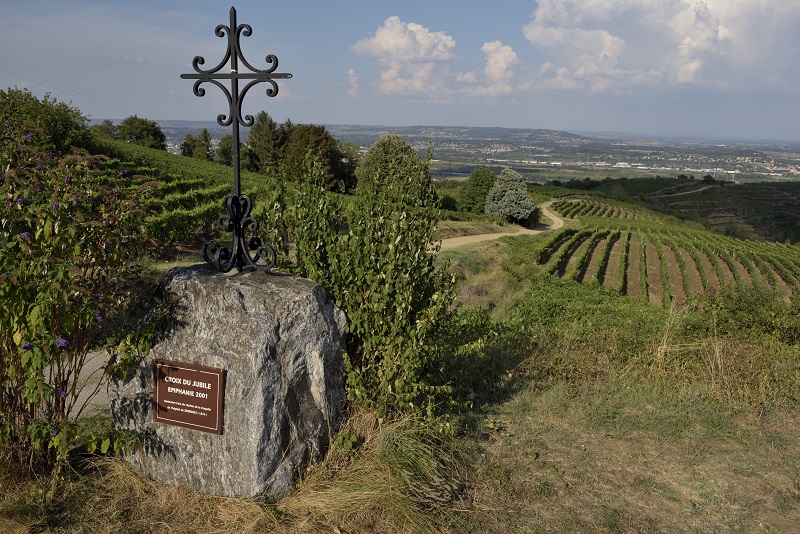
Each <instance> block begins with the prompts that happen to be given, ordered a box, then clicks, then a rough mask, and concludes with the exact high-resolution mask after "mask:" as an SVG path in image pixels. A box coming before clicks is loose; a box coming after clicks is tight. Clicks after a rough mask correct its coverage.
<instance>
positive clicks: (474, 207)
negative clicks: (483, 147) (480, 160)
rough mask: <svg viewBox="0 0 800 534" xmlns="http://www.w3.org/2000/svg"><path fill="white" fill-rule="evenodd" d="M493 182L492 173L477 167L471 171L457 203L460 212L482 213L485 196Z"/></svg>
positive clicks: (484, 205) (484, 206) (484, 207)
mask: <svg viewBox="0 0 800 534" xmlns="http://www.w3.org/2000/svg"><path fill="white" fill-rule="evenodd" d="M494 182H495V175H494V173H493V172H492V171H490V170H489V169H487V168H486V167H478V168H477V169H475V170H474V171H472V172H471V173H470V175H469V178H467V181H466V183H465V184H464V189H463V190H462V191H461V197H460V202H459V207H460V208H461V210H462V211H468V212H470V213H484V211H485V209H486V195H488V194H489V191H491V189H492V186H493V185H494Z"/></svg>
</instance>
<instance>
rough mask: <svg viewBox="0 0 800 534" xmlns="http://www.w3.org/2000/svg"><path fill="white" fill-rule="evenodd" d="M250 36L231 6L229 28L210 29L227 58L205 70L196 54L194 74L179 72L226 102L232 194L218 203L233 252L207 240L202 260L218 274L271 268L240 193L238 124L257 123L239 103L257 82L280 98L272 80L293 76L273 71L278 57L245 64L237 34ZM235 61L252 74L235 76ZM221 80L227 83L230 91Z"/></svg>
mask: <svg viewBox="0 0 800 534" xmlns="http://www.w3.org/2000/svg"><path fill="white" fill-rule="evenodd" d="M252 33H253V28H251V27H250V25H249V24H241V25H237V24H236V9H235V8H234V7H231V23H230V26H225V25H224V24H220V25H218V26H217V28H216V29H215V30H214V34H215V35H216V36H217V37H225V36H226V35H227V37H228V50H227V51H226V52H225V57H223V58H222V61H220V62H219V64H218V65H217V66H216V67H214V68H212V69H208V70H205V69H203V68H201V67H200V66H201V65H203V64H204V63H205V62H206V60H205V59H204V58H203V57H202V56H195V58H194V60H193V61H192V68H193V69H194V70H195V73H196V74H181V78H184V79H188V80H197V81H196V82H194V88H193V92H194V94H195V95H196V96H204V95H205V94H206V90H205V89H203V88H202V87H200V86H201V85H202V84H203V83H206V82H208V83H212V84H214V85H216V86H217V87H219V88H220V89H221V90H222V92H223V93H224V94H225V98H227V99H228V107H229V111H228V114H227V115H225V114H224V113H221V114H219V115H217V124H219V125H220V126H232V127H233V194H232V195H228V196H226V197H225V199H224V200H223V202H222V205H223V207H224V208H225V212H226V215H223V216H222V217H220V219H219V225H220V227H222V229H223V230H225V231H226V232H231V233H232V234H233V236H232V237H233V239H232V242H231V248H227V247H224V246H222V245H220V244H219V243H218V242H217V241H215V240H211V241H209V242H207V243H206V244H205V245H204V246H203V258H205V260H206V261H207V262H208V263H210V264H212V265H213V266H214V267H215V268H216V269H217V270H218V271H221V272H224V273H226V272H228V271H230V270H231V269H232V268H233V267H236V268H237V269H238V270H240V271H241V270H242V268H243V267H245V266H247V265H251V266H254V267H255V266H256V263H257V262H258V260H259V259H260V258H261V257H264V256H265V255H266V254H269V255H270V262H269V263H268V265H267V269H270V268H272V267H274V266H275V249H273V248H272V246H270V245H268V244H262V242H261V239H259V237H258V236H257V235H256V231H257V230H258V220H257V219H256V218H255V217H253V216H252V215H250V211H251V210H252V208H253V201H252V199H251V198H250V197H249V196H247V195H242V194H241V190H240V187H239V125H240V124H241V125H242V126H245V127H248V128H249V127H250V126H252V125H253V122H254V120H255V119H254V118H253V116H252V115H245V116H242V100H243V99H244V97H245V95H246V94H247V91H249V90H250V88H251V87H253V86H254V85H256V84H258V83H261V82H267V83H268V84H269V85H270V87H268V88H267V96H270V97H272V96H275V95H277V94H278V84H277V83H275V80H276V79H281V78H284V79H285V78H291V77H292V75H291V74H288V73H278V72H275V70H276V69H277V68H278V58H277V57H276V56H274V55H272V54H269V55H268V56H267V57H266V61H267V63H268V64H269V65H270V67H269V68H268V69H265V70H262V69H257V68H255V67H253V66H252V65H251V64H250V63H248V61H247V60H246V59H245V58H244V56H243V55H242V48H241V45H240V44H239V37H240V35H244V36H245V37H249V36H250V34H252ZM239 61H241V62H242V64H243V65H244V66H245V67H247V68H248V69H250V71H251V72H239ZM229 62H230V69H231V72H230V73H229V74H228V73H220V72H219V71H220V70H222V69H223V68H224V67H225V66H226V65H227V64H228V63H229ZM219 80H230V90H228V88H227V87H225V86H224V85H223V84H222V83H220V81H219ZM239 80H249V81H248V83H247V85H245V86H244V89H242V90H241V91H239ZM246 231H249V232H250V234H251V237H250V239H249V240H248V241H247V242H246V243H245V232H246ZM251 251H252V252H254V255H251Z"/></svg>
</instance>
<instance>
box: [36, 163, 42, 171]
mask: <svg viewBox="0 0 800 534" xmlns="http://www.w3.org/2000/svg"><path fill="white" fill-rule="evenodd" d="M42 168H43V165H42V164H41V163H38V164H37V165H36V170H37V171H41V170H42Z"/></svg>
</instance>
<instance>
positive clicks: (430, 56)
mask: <svg viewBox="0 0 800 534" xmlns="http://www.w3.org/2000/svg"><path fill="white" fill-rule="evenodd" d="M455 45H456V42H455V40H454V39H453V38H452V37H450V36H449V35H447V34H446V33H444V32H431V31H430V30H429V29H428V28H426V27H424V26H422V25H420V24H416V23H413V22H409V23H405V22H403V21H402V20H400V18H399V17H396V16H394V17H389V18H388V19H386V20H385V21H384V23H383V26H381V27H379V28H378V30H377V31H376V32H375V35H374V36H373V37H370V38H369V39H363V40H361V41H358V42H357V43H355V44H354V45H353V47H352V48H353V50H354V51H355V52H356V53H357V54H360V55H364V56H372V57H375V58H377V59H378V61H379V62H380V63H381V66H382V68H383V70H382V72H381V76H380V82H379V84H378V88H379V90H380V91H381V92H385V93H403V92H421V93H426V92H427V93H435V92H436V91H438V90H441V89H442V88H443V87H444V81H443V79H442V78H441V77H440V74H439V73H438V72H437V66H438V65H439V64H441V63H444V62H448V61H451V60H452V59H453V58H454V55H453V52H452V50H453V48H455Z"/></svg>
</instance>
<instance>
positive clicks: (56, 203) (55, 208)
mask: <svg viewBox="0 0 800 534" xmlns="http://www.w3.org/2000/svg"><path fill="white" fill-rule="evenodd" d="M51 205H52V207H53V209H54V210H57V209H58V202H53V204H51Z"/></svg>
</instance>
